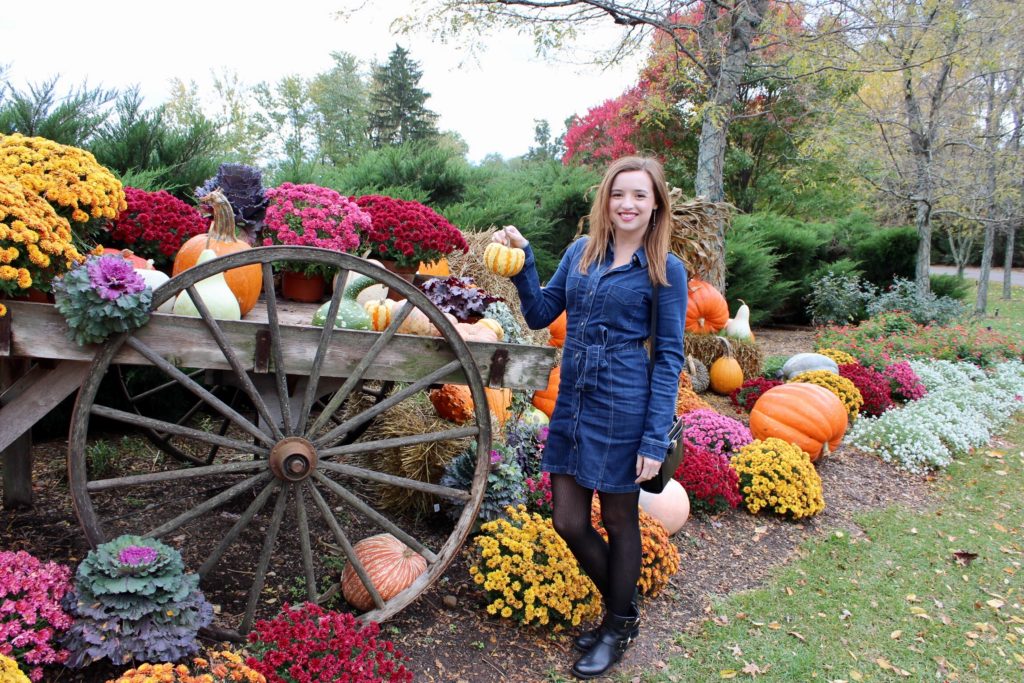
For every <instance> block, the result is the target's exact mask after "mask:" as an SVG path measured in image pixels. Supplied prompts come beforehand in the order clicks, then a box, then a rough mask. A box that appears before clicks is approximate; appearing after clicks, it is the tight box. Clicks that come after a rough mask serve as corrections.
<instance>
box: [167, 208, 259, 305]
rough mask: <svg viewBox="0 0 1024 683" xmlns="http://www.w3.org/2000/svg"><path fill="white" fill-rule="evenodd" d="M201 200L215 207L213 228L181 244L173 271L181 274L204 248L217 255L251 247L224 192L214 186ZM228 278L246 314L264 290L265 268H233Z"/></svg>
mask: <svg viewBox="0 0 1024 683" xmlns="http://www.w3.org/2000/svg"><path fill="white" fill-rule="evenodd" d="M199 201H200V202H201V203H203V204H208V205H209V206H210V208H211V209H213V222H212V223H211V224H210V230H209V231H208V232H207V233H206V234H203V235H196V236H195V237H192V238H191V239H189V240H188V241H187V242H185V244H183V245H181V249H179V250H178V254H177V255H176V256H175V257H174V267H173V268H172V270H171V275H177V274H178V273H180V272H182V271H184V270H188V269H189V268H191V267H192V266H194V265H195V264H196V261H197V260H198V259H199V254H201V253H202V251H203V250H204V249H212V250H213V253H215V254H217V256H225V255H227V254H233V253H235V252H236V251H243V250H245V249H249V248H250V246H249V243H248V242H246V241H245V240H242V239H239V238H238V236H237V234H236V233H235V214H234V212H232V210H231V204H230V203H229V202H228V200H227V197H225V196H224V194H223V193H222V192H220V191H219V190H214V191H213V192H211V193H210V194H208V195H206V196H205V197H202V198H201V199H200V200H199ZM224 279H225V280H226V281H227V283H228V287H230V288H231V291H232V293H233V294H234V295H235V298H236V299H238V308H239V309H241V311H242V315H245V314H246V313H248V312H249V311H251V310H252V307H253V306H255V305H256V300H257V299H259V298H260V292H261V291H262V290H263V270H262V268H261V267H260V264H258V263H253V264H251V265H248V266H242V267H240V268H232V269H231V270H228V271H226V272H225V273H224Z"/></svg>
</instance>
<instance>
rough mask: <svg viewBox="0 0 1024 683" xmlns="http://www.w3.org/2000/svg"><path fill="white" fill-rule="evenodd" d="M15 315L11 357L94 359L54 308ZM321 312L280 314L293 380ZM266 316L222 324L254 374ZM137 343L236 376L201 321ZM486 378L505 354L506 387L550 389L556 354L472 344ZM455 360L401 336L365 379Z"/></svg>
mask: <svg viewBox="0 0 1024 683" xmlns="http://www.w3.org/2000/svg"><path fill="white" fill-rule="evenodd" d="M7 306H8V307H9V308H10V309H11V310H12V312H13V314H14V315H12V316H11V322H12V329H11V352H10V355H12V356H22V357H29V358H58V359H67V360H77V361H89V360H92V358H93V356H94V355H95V352H96V347H95V346H94V345H85V346H79V345H78V344H76V343H74V342H73V341H71V340H70V339H68V337H67V334H66V326H65V324H64V319H63V317H62V316H61V315H60V313H58V312H57V310H56V309H55V308H54V307H53V306H52V305H50V304H36V303H28V302H17V301H11V302H7ZM313 310H315V307H313V306H311V305H308V304H307V305H306V308H302V307H300V306H298V305H294V304H293V305H289V306H285V305H282V306H281V308H280V311H279V314H280V320H281V328H280V329H281V338H282V347H283V349H282V351H283V362H284V366H285V370H286V372H287V373H288V374H294V375H305V376H308V375H309V374H311V371H312V364H313V356H314V353H315V351H316V348H317V343H318V342H319V340H320V333H321V329H320V328H318V327H314V326H312V325H307V324H305V322H300V321H308V320H310V319H311V318H312V311H313ZM265 316H266V311H265V309H264V308H263V307H262V306H257V308H256V309H254V310H253V311H252V312H250V313H249V315H248V316H246V319H245V320H223V321H219V323H220V325H221V327H222V329H223V331H224V336H225V338H226V339H227V341H228V343H230V345H231V347H232V348H233V349H234V350H235V353H236V354H237V356H238V358H239V361H240V362H241V363H242V365H243V366H244V367H245V368H247V369H254V368H255V367H256V338H257V334H258V333H259V332H260V331H265V330H267V329H268V327H267V323H266V321H265ZM378 336H379V333H377V332H364V331H358V330H337V331H336V332H335V333H334V334H333V335H332V338H331V344H330V346H329V348H328V349H327V352H326V355H325V357H324V362H323V367H322V368H321V376H323V377H347V376H348V375H349V374H350V372H351V371H352V369H353V368H354V367H355V366H356V364H357V363H358V362H359V360H360V359H361V358H362V357H363V356H364V355H366V353H367V352H368V351H369V349H370V347H371V346H372V344H373V342H374V340H375V339H377V337H378ZM136 337H137V338H138V339H140V340H141V341H143V342H145V344H146V345H147V346H149V347H150V348H152V349H154V350H155V351H156V352H157V353H158V354H159V355H160V356H161V357H163V358H165V359H166V360H168V361H170V362H171V363H173V364H175V365H177V366H179V367H189V368H208V369H220V370H230V369H231V367H230V364H229V363H228V361H227V359H225V358H224V354H223V353H222V352H221V350H220V349H219V348H218V347H217V344H216V343H215V341H214V340H213V338H212V337H211V335H210V332H209V330H208V329H207V328H206V326H205V325H204V324H203V322H202V321H201V320H200V319H198V318H190V317H185V316H176V315H167V314H162V313H154V314H153V315H152V317H151V319H150V322H149V323H147V324H146V326H145V327H143V328H142V329H141V330H139V331H138V332H136ZM467 344H468V346H469V348H470V350H471V351H472V354H473V359H474V360H475V361H476V363H477V367H478V369H479V371H480V375H481V376H482V377H485V378H486V377H490V374H491V373H490V370H491V358H492V356H493V354H494V351H495V350H497V349H506V350H507V351H508V354H509V357H508V361H507V364H506V367H505V372H504V376H503V378H502V381H501V386H503V387H507V388H511V389H523V390H532V389H543V388H545V387H546V386H547V383H548V373H549V371H550V369H551V366H552V364H553V362H554V356H555V349H553V348H549V347H542V346H527V345H521V344H500V343H499V344H483V343H478V342H467ZM454 357H455V354H454V353H452V350H451V347H450V346H449V344H448V341H447V340H446V339H443V338H439V337H417V336H412V335H396V336H395V338H394V339H393V340H392V342H391V343H390V344H388V347H387V348H386V349H385V350H384V351H383V352H382V353H381V354H380V356H379V357H378V358H377V359H376V360H375V362H374V363H373V364H372V365H371V367H370V368H369V369H368V370H367V372H366V373H365V375H364V378H365V379H372V380H393V381H397V382H412V381H415V380H416V379H419V378H420V377H423V376H424V375H427V374H429V373H430V372H431V371H432V370H436V369H437V368H440V367H442V366H444V365H445V364H446V363H448V362H450V361H451V360H452V359H453V358H454ZM114 362H115V363H120V364H125V365H146V364H148V361H146V359H145V358H143V357H142V356H141V355H140V354H138V353H136V352H135V351H133V350H131V349H129V348H128V347H124V348H122V349H121V350H120V351H119V352H118V354H117V356H116V357H115V358H114ZM443 381H445V382H464V381H465V378H464V376H462V373H461V372H457V373H453V374H451V375H449V376H446V377H444V378H443Z"/></svg>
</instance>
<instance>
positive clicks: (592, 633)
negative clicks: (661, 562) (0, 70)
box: [572, 588, 640, 652]
mask: <svg viewBox="0 0 1024 683" xmlns="http://www.w3.org/2000/svg"><path fill="white" fill-rule="evenodd" d="M629 611H630V612H631V613H633V614H640V589H639V588H637V589H636V590H635V591H634V592H633V599H632V600H631V601H630V603H629ZM603 627H604V622H601V625H600V626H598V627H597V628H593V629H590V630H589V631H585V632H583V633H581V634H580V635H578V636H576V638H575V639H574V640H573V641H572V645H573V647H575V648H576V649H577V650H579V651H580V652H586V651H587V650H589V649H590V648H592V647H594V644H595V643H597V639H598V638H600V637H601V633H602V630H601V629H602V628H603ZM639 632H640V629H639V627H637V629H636V633H633V634H632V637H633V638H636V634H637V633H639Z"/></svg>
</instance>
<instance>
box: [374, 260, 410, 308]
mask: <svg viewBox="0 0 1024 683" xmlns="http://www.w3.org/2000/svg"><path fill="white" fill-rule="evenodd" d="M380 264H381V265H382V266H384V267H385V268H387V269H388V270H389V271H390V272H392V273H394V274H395V275H397V276H398V277H400V278H402V279H403V280H405V281H406V282H408V283H409V284H413V283H414V281H415V279H416V266H400V265H398V264H397V263H396V262H394V261H387V260H384V259H381V262H380ZM388 298H389V299H391V300H392V301H404V300H405V297H404V296H402V294H401V293H400V292H398V291H397V290H392V289H391V288H388Z"/></svg>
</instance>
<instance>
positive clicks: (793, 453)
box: [729, 437, 825, 519]
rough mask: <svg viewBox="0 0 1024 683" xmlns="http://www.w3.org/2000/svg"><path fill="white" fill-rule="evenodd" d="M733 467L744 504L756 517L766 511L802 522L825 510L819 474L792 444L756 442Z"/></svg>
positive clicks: (772, 440)
mask: <svg viewBox="0 0 1024 683" xmlns="http://www.w3.org/2000/svg"><path fill="white" fill-rule="evenodd" d="M729 465H730V467H732V468H733V469H734V470H736V473H737V474H739V476H740V493H741V494H742V495H743V502H744V504H746V506H747V509H748V510H750V512H752V513H754V514H757V513H758V512H759V511H760V510H761V509H762V508H764V509H768V510H770V511H771V512H774V513H776V514H779V515H786V516H789V517H792V518H793V519H800V518H802V517H812V516H814V515H816V514H818V513H819V512H821V511H822V510H824V509H825V499H824V497H823V496H822V491H821V477H819V476H818V471H817V470H816V469H814V465H812V464H811V459H810V457H809V456H808V455H807V454H806V453H804V452H803V451H802V450H800V448H799V447H797V446H795V445H793V444H791V443H789V442H788V441H783V440H782V439H777V438H775V437H770V438H767V439H764V440H763V441H762V440H760V439H757V440H755V441H752V442H751V443H749V444H747V445H746V446H744V447H743V448H741V449H740V450H739V452H737V453H735V454H733V456H732V460H730V462H729Z"/></svg>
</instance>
